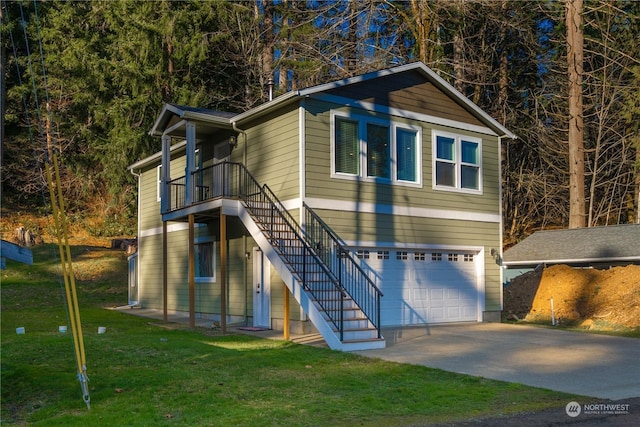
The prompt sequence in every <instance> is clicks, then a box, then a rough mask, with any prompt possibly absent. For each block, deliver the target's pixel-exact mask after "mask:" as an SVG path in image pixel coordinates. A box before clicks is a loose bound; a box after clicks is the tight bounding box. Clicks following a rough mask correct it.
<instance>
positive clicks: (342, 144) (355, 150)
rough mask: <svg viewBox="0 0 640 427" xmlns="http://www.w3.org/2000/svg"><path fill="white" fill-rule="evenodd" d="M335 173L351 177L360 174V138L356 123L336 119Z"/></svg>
mask: <svg viewBox="0 0 640 427" xmlns="http://www.w3.org/2000/svg"><path fill="white" fill-rule="evenodd" d="M335 171H336V173H346V174H351V175H359V174H360V138H359V137H358V122H357V121H352V120H345V119H343V118H340V117H336V120H335Z"/></svg>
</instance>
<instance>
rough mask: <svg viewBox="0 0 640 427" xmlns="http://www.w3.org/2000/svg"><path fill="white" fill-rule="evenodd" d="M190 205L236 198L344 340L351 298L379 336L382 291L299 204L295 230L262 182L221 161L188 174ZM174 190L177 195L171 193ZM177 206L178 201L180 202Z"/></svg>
mask: <svg viewBox="0 0 640 427" xmlns="http://www.w3.org/2000/svg"><path fill="white" fill-rule="evenodd" d="M190 181H191V185H193V186H194V188H193V194H194V195H195V197H194V198H195V202H196V203H198V202H203V201H206V200H210V199H215V198H220V197H225V198H237V199H239V200H241V201H242V202H243V203H244V205H245V207H246V208H247V210H248V212H249V214H250V215H251V216H252V218H253V219H254V220H255V221H256V224H257V225H258V227H259V228H260V229H261V230H262V232H263V234H264V235H265V237H267V239H268V240H269V242H270V244H271V245H272V246H273V248H274V249H275V250H276V251H277V252H278V253H279V254H280V256H281V257H282V258H283V260H285V262H286V263H287V265H288V267H289V268H290V270H291V271H292V272H293V273H294V274H295V275H296V276H298V277H299V279H300V281H301V282H302V284H303V287H304V289H305V290H307V291H308V292H309V293H310V294H311V295H312V296H313V298H314V299H315V300H316V301H317V302H318V304H319V305H320V307H321V308H322V310H323V311H324V312H325V313H326V315H327V317H328V319H329V321H330V322H331V323H332V324H333V325H334V326H335V327H336V329H337V331H339V333H340V341H343V338H344V300H345V298H347V296H348V297H350V298H351V299H352V300H353V301H354V302H355V304H356V305H357V306H358V307H359V308H360V310H361V311H362V313H364V315H365V316H367V318H368V319H369V321H370V322H371V324H372V325H373V326H374V327H375V328H376V330H377V335H378V338H381V333H380V298H381V297H382V292H381V291H380V290H379V289H378V288H377V287H376V286H375V284H374V283H373V281H372V280H371V279H370V278H369V276H368V275H367V274H366V273H365V272H364V270H363V269H362V268H361V267H360V266H359V265H358V263H357V262H356V261H355V260H354V259H353V257H352V255H351V254H350V253H349V251H348V250H347V249H345V247H344V246H343V245H342V244H341V243H340V239H339V238H338V236H337V235H336V234H335V233H334V232H333V231H332V230H331V229H330V228H329V226H328V225H327V224H326V223H324V221H322V219H320V217H319V216H318V215H317V214H316V213H315V212H313V211H312V210H311V208H310V207H309V206H308V205H306V204H305V203H303V209H304V212H305V222H306V224H305V228H304V229H303V228H302V227H300V225H299V224H298V222H297V221H296V220H295V219H294V218H293V216H292V215H291V214H290V213H289V211H288V210H287V209H286V208H285V207H284V205H283V204H282V202H280V200H279V199H278V198H277V197H276V195H275V194H274V193H273V191H271V189H270V188H269V187H268V186H267V185H266V184H265V185H260V184H259V183H258V181H257V180H256V179H255V178H254V177H253V175H251V173H250V172H249V170H248V169H247V168H246V166H245V165H243V164H242V163H235V162H226V161H225V162H220V163H217V164H215V165H212V166H208V167H205V168H202V169H199V170H197V171H195V172H193V174H192V177H191V180H190ZM171 188H172V191H171V201H172V202H173V203H171V208H170V209H172V210H173V209H179V208H181V207H183V206H184V205H183V203H184V196H183V193H184V177H182V178H178V179H176V180H173V181H172V182H171ZM176 190H177V191H176ZM181 202H182V203H181Z"/></svg>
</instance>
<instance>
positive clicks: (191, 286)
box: [189, 214, 196, 328]
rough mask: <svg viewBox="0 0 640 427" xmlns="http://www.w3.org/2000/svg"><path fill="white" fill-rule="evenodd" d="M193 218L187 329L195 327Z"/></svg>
mask: <svg viewBox="0 0 640 427" xmlns="http://www.w3.org/2000/svg"><path fill="white" fill-rule="evenodd" d="M194 222H195V219H194V216H193V214H190V215H189V327H191V328H195V327H196V308H195V307H196V286H195V283H196V276H195V271H196V258H195V249H196V248H195V232H194Z"/></svg>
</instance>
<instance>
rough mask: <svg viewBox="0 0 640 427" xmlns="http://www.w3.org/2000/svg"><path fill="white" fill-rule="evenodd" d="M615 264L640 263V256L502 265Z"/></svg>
mask: <svg viewBox="0 0 640 427" xmlns="http://www.w3.org/2000/svg"><path fill="white" fill-rule="evenodd" d="M614 262H638V263H640V256H628V257H607V258H567V259H534V260H526V261H505V260H502V265H504V266H505V267H529V266H536V265H540V264H595V263H614Z"/></svg>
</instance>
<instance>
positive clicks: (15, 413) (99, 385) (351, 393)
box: [1, 247, 575, 426]
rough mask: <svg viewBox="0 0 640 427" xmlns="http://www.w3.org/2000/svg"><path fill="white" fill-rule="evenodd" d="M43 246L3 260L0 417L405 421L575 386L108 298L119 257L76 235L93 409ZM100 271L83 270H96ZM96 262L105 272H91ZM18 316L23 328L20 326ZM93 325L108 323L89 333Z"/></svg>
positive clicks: (457, 415) (547, 403) (483, 409)
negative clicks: (29, 260)
mask: <svg viewBox="0 0 640 427" xmlns="http://www.w3.org/2000/svg"><path fill="white" fill-rule="evenodd" d="M52 253H53V254H54V255H55V251H52V250H51V247H41V248H36V250H35V253H34V259H35V264H34V265H33V266H23V265H19V264H16V263H12V262H8V263H7V270H5V271H3V272H2V288H1V291H2V314H1V316H2V383H1V384H2V417H1V422H2V423H4V424H25V423H28V424H36V425H43V426H48V425H51V426H60V425H65V426H74V425H78V426H80V425H82V426H106V425H109V426H151V425H153V426H159V425H175V426H185V425H189V426H196V425H197V426H199V425H216V426H218V425H220V426H230V425H242V426H270V425H272V426H281V425H295V426H307V425H308V426H318V425H322V426H326V425H331V426H353V425H365V426H367V425H371V426H378V425H384V426H403V425H425V424H433V423H445V422H455V421H459V420H465V419H471V418H475V419H478V418H486V417H491V416H497V415H500V414H511V413H515V412H528V411H536V410H541V409H546V408H550V407H563V406H564V405H565V404H566V403H567V402H569V401H570V400H573V399H575V397H574V396H570V395H566V394H562V393H556V392H552V391H548V390H542V389H537V388H532V387H526V386H522V385H518V384H511V383H505V382H500V381H493V380H487V379H484V378H477V377H471V376H465V375H459V374H454V373H449V372H445V371H441V370H437V369H429V368H426V367H421V366H413V365H403V364H398V363H392V362H385V361H381V360H378V359H371V358H366V357H361V356H358V355H354V354H349V353H341V352H336V351H332V350H329V349H325V348H317V347H310V346H304V345H298V344H293V343H289V342H285V341H276V340H264V339H259V338H255V337H250V336H244V335H226V336H222V335H220V334H219V333H218V332H215V331H212V330H209V329H196V330H189V329H187V328H184V327H177V328H164V327H160V326H159V325H158V324H157V323H154V321H151V320H149V319H143V318H138V317H135V316H130V315H128V314H125V313H122V312H119V311H114V310H107V309H105V308H103V307H104V306H107V305H111V306H113V305H122V304H123V303H124V302H125V301H126V288H127V285H126V259H125V256H124V254H122V253H121V252H117V251H103V252H101V254H102V256H100V257H95V256H92V254H95V251H87V249H86V248H82V247H76V248H74V253H75V256H76V258H75V259H77V269H78V270H79V272H78V276H81V277H83V280H79V281H78V286H79V296H80V305H81V316H82V327H83V330H84V341H85V348H86V357H87V374H88V376H89V378H90V383H89V386H90V393H91V410H87V407H86V405H85V404H84V402H83V401H82V397H81V390H80V384H79V382H78V381H77V379H76V376H75V359H74V352H73V342H72V340H71V336H70V334H60V333H59V332H58V326H59V325H64V324H67V323H66V319H67V315H66V311H65V306H64V297H63V291H62V287H61V284H60V280H59V278H58V275H57V270H56V269H57V267H56V264H55V263H56V261H55V260H53V259H51V258H52V257H51V254H52ZM92 271H93V272H94V273H91V272H92ZM95 271H99V272H100V273H99V274H97V273H95ZM18 326H24V327H25V329H26V334H25V335H17V334H16V333H15V328H16V327H18ZM98 326H105V327H106V328H107V332H106V334H101V335H99V334H97V328H98Z"/></svg>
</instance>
